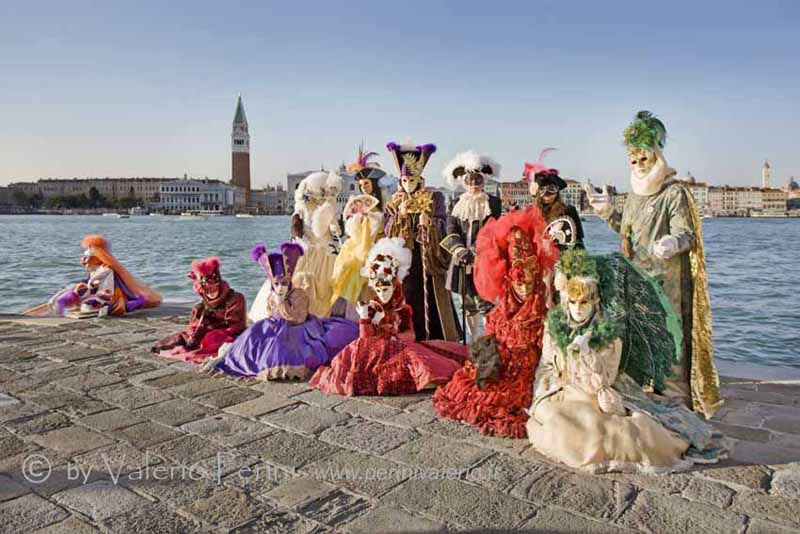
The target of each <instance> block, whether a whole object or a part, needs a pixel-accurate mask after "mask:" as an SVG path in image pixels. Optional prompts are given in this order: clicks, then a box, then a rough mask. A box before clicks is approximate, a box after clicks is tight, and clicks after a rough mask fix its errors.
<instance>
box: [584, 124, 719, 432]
mask: <svg viewBox="0 0 800 534" xmlns="http://www.w3.org/2000/svg"><path fill="white" fill-rule="evenodd" d="M624 140H625V144H626V146H627V149H628V156H629V164H630V167H631V177H630V180H631V187H632V191H631V192H630V193H628V196H627V198H626V201H625V207H624V209H623V210H622V212H621V213H620V212H619V211H618V210H616V209H615V208H614V205H613V199H612V198H611V196H610V194H609V193H608V190H607V189H605V190H604V191H603V193H601V194H598V193H597V192H596V191H594V190H593V189H591V188H589V189H587V195H588V197H589V203H590V204H591V206H592V208H593V209H594V211H595V212H596V213H597V214H598V215H600V216H601V217H602V218H604V219H605V220H607V221H608V223H609V225H610V226H611V228H612V229H613V230H614V231H616V232H618V233H619V234H620V237H621V250H622V254H623V255H624V256H625V257H627V258H630V259H631V261H632V262H633V263H634V264H635V265H636V266H638V267H639V268H640V269H642V270H643V271H644V272H646V273H647V274H649V275H650V276H652V277H653V278H655V279H656V280H658V281H660V282H661V284H662V287H663V289H664V292H665V293H666V295H667V297H668V298H669V301H670V303H671V304H672V307H673V308H674V310H675V312H676V313H677V314H679V315H680V316H681V317H682V321H683V332H684V335H683V351H682V354H681V357H680V361H679V363H677V364H676V365H675V366H674V368H673V377H672V378H671V379H670V380H668V382H667V384H666V388H665V391H664V392H663V393H664V394H666V395H669V396H673V397H680V398H683V399H684V400H685V401H686V402H687V403H691V406H692V408H693V409H694V410H695V411H696V412H700V413H702V414H703V415H705V416H706V417H707V418H710V417H711V416H712V415H714V413H715V412H716V411H717V410H718V409H719V408H720V406H721V405H722V398H721V397H720V393H719V377H718V375H717V371H716V368H715V366H714V359H713V347H712V333H711V306H710V302H709V297H708V287H707V276H706V268H705V256H704V252H703V236H702V229H701V221H700V218H699V216H698V214H697V209H696V207H695V204H694V198H693V197H692V194H691V192H690V191H689V190H688V189H687V188H686V186H685V185H684V184H683V183H682V182H681V181H679V180H676V179H675V174H676V173H675V170H674V169H672V168H670V167H669V166H668V165H667V162H666V160H665V159H664V154H663V152H662V151H663V149H664V145H665V143H666V128H665V127H664V124H663V123H662V122H661V121H660V120H658V119H657V118H656V117H654V116H653V115H652V114H651V113H649V112H647V111H640V112H639V113H638V114H637V115H636V118H635V119H634V121H633V122H632V123H631V124H630V126H628V128H627V129H626V130H625V133H624Z"/></svg>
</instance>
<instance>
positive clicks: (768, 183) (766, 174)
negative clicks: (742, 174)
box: [761, 160, 772, 189]
mask: <svg viewBox="0 0 800 534" xmlns="http://www.w3.org/2000/svg"><path fill="white" fill-rule="evenodd" d="M761 188H762V189H772V166H771V165H770V164H769V161H767V160H764V166H763V167H761Z"/></svg>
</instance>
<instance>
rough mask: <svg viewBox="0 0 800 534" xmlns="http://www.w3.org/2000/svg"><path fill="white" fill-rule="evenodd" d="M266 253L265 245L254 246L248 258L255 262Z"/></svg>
mask: <svg viewBox="0 0 800 534" xmlns="http://www.w3.org/2000/svg"><path fill="white" fill-rule="evenodd" d="M266 252H267V247H266V246H265V245H256V246H254V247H253V250H252V252H251V253H250V256H251V257H252V258H253V261H256V262H257V261H258V259H259V258H260V257H261V256H262V255H264V254H266Z"/></svg>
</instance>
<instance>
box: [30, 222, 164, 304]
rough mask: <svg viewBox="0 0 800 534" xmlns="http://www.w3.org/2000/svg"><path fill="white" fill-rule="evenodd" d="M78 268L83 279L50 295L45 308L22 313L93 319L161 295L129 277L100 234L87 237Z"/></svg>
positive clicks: (154, 300)
mask: <svg viewBox="0 0 800 534" xmlns="http://www.w3.org/2000/svg"><path fill="white" fill-rule="evenodd" d="M81 247H82V248H84V249H85V250H84V252H83V255H82V256H81V265H83V267H84V268H85V269H86V272H87V275H88V276H87V277H86V278H85V279H84V280H83V281H81V282H79V283H77V284H74V285H69V286H67V287H65V288H64V289H62V290H61V291H59V292H58V293H57V294H56V295H55V296H53V297H52V298H51V299H50V301H49V302H48V303H47V304H46V305H42V306H37V307H36V308H33V309H32V310H29V311H27V312H25V314H26V315H42V314H55V315H59V316H62V315H65V314H66V315H69V316H72V317H81V318H82V317H97V316H101V317H102V316H104V315H124V314H125V313H130V312H132V311H135V310H138V309H142V308H155V307H157V306H159V305H160V304H161V295H160V294H158V293H157V292H156V291H154V290H152V289H150V288H149V287H147V286H146V285H145V284H143V283H142V282H140V281H139V280H137V279H136V278H135V277H134V276H133V275H131V274H130V273H129V272H128V271H127V269H125V267H123V266H122V264H120V263H119V261H117V258H115V257H114V255H113V254H111V244H110V243H109V242H108V241H107V240H106V239H105V238H104V237H103V236H100V235H87V236H86V237H84V238H83V240H82V241H81Z"/></svg>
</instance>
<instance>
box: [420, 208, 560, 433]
mask: <svg viewBox="0 0 800 534" xmlns="http://www.w3.org/2000/svg"><path fill="white" fill-rule="evenodd" d="M545 226H546V223H545V221H544V219H543V217H542V215H541V213H540V212H539V209H538V208H536V207H533V206H532V207H529V208H527V209H524V210H518V211H513V212H511V213H508V214H507V215H505V216H503V217H501V218H499V219H497V220H492V221H489V222H488V223H487V224H486V225H485V226H484V227H483V228H482V229H481V231H480V233H479V234H478V238H477V245H476V248H477V261H476V263H475V287H476V289H477V290H478V294H479V295H480V296H481V297H482V298H484V299H485V300H488V301H490V302H494V303H496V306H495V308H494V309H492V311H491V312H489V315H488V316H487V318H486V335H487V336H494V337H495V340H496V345H497V349H498V352H499V363H498V365H497V373H496V375H495V376H494V377H492V378H490V379H489V380H488V381H487V383H486V384H485V386H484V387H483V388H480V387H478V385H477V384H476V382H475V378H476V368H475V366H474V365H473V364H472V362H467V363H466V364H465V365H464V367H463V368H461V369H459V370H458V371H457V372H456V374H455V375H453V379H452V380H451V381H450V382H449V383H448V384H447V385H446V386H444V387H441V388H439V389H438V390H437V391H436V393H435V394H434V396H433V405H434V408H435V409H436V413H437V414H438V415H439V416H441V417H447V418H450V419H458V420H461V421H464V422H466V423H469V424H470V425H473V426H475V427H476V428H478V430H480V432H481V433H483V434H489V435H497V436H508V437H513V438H524V437H525V435H526V434H525V423H526V421H527V420H528V415H527V414H526V412H525V410H526V409H527V408H528V406H530V404H531V398H532V392H533V391H532V389H533V378H534V372H535V370H536V365H537V364H538V363H539V356H540V355H541V348H542V336H543V333H544V320H545V316H546V314H547V309H546V300H547V292H546V285H545V282H544V280H545V277H547V276H549V274H548V273H549V271H551V270H552V268H553V266H554V265H555V263H556V261H557V260H558V249H557V248H556V247H555V245H554V244H553V243H552V242H551V241H550V240H549V238H548V237H547V236H546V235H545V232H544V229H545Z"/></svg>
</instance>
